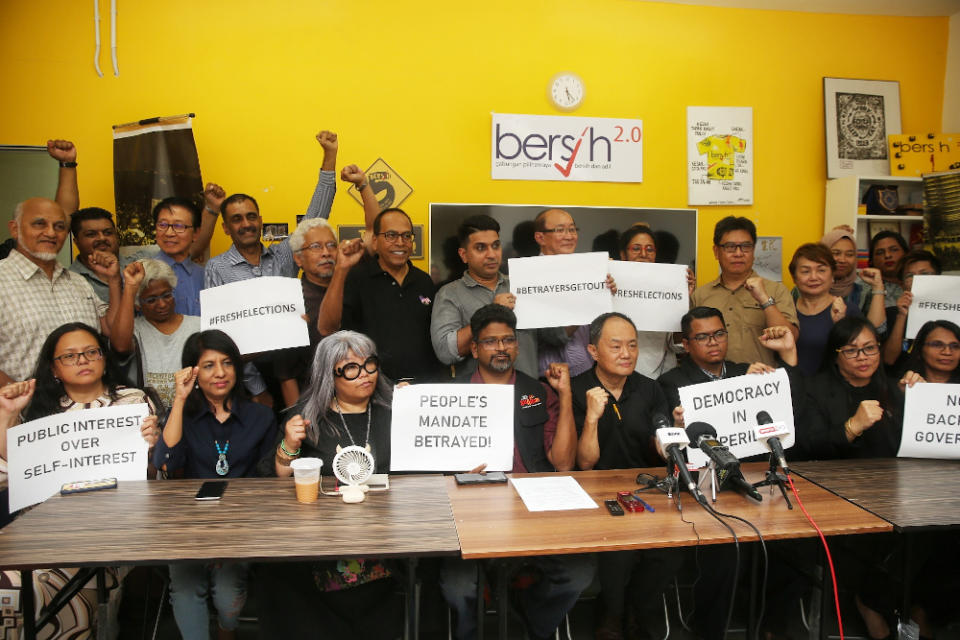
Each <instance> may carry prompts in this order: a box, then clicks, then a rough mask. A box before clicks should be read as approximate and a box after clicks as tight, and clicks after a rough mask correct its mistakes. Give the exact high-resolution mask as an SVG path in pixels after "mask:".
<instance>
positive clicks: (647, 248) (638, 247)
mask: <svg viewBox="0 0 960 640" xmlns="http://www.w3.org/2000/svg"><path fill="white" fill-rule="evenodd" d="M627 251H629V252H630V253H641V252H642V253H656V252H657V248H656V247H655V246H653V245H652V244H632V245H630V246H629V247H627Z"/></svg>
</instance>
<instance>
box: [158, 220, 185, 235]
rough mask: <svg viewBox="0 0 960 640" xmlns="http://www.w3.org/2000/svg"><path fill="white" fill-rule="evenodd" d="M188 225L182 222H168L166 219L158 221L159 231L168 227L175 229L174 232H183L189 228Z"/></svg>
mask: <svg viewBox="0 0 960 640" xmlns="http://www.w3.org/2000/svg"><path fill="white" fill-rule="evenodd" d="M187 226H188V225H185V224H183V223H182V222H167V221H166V220H161V221H160V222H158V223H157V231H160V232H164V231H166V230H167V229H173V232H174V233H183V232H184V231H186V230H187Z"/></svg>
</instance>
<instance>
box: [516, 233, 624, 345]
mask: <svg viewBox="0 0 960 640" xmlns="http://www.w3.org/2000/svg"><path fill="white" fill-rule="evenodd" d="M507 262H508V263H509V267H510V292H511V293H513V295H515V296H516V297H517V301H516V305H515V306H514V309H513V311H514V313H516V314H517V329H538V328H541V327H567V326H573V325H581V324H588V323H589V322H590V321H591V320H593V319H594V318H596V317H597V316H598V315H600V314H601V313H606V312H608V311H612V310H613V301H612V299H611V298H612V296H611V295H610V290H609V289H607V285H606V281H607V268H608V266H609V265H610V264H611V261H610V259H609V256H608V255H607V254H606V253H603V252H599V251H598V252H594V253H571V254H567V255H556V256H535V257H533V258H511V259H510V260H508V261H507Z"/></svg>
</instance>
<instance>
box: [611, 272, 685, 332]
mask: <svg viewBox="0 0 960 640" xmlns="http://www.w3.org/2000/svg"><path fill="white" fill-rule="evenodd" d="M607 269H608V270H609V271H610V275H611V276H613V279H614V281H615V282H616V283H617V293H616V294H615V295H614V296H613V310H614V311H619V312H620V313H622V314H625V315H626V316H628V317H629V318H630V319H631V320H633V323H634V324H635V325H637V329H638V330H640V331H680V318H681V317H683V314H685V313H686V312H687V311H689V309H690V302H689V300H688V293H689V291H688V289H687V268H686V267H685V266H684V265H682V264H656V263H651V262H625V261H622V260H611V261H609V262H607Z"/></svg>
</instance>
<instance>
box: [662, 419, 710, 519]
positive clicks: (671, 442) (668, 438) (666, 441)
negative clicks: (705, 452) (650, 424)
mask: <svg viewBox="0 0 960 640" xmlns="http://www.w3.org/2000/svg"><path fill="white" fill-rule="evenodd" d="M664 420H666V418H664ZM654 424H658V420H657V417H656V416H655V417H654ZM656 440H657V453H659V454H660V455H661V456H663V459H664V460H667V461H668V462H670V463H672V464H673V465H675V466H676V467H677V470H678V471H679V472H680V479H681V480H682V481H683V482H684V483H685V484H686V485H687V487H686V488H687V491H689V492H690V493H691V494H692V495H693V497H694V498H696V500H697V502H701V501H702V500H705V498H703V497H702V496H701V495H700V489H698V488H697V483H696V482H694V481H693V477H692V476H691V475H690V470H689V469H687V461H686V460H684V459H683V456H682V455H680V450H681V449H683V448H684V447H686V446H687V444H688V443H689V442H690V440H689V439H688V438H687V434H686V433H685V432H684V431H683V429H675V428H673V427H661V428H659V429H657V431H656Z"/></svg>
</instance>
